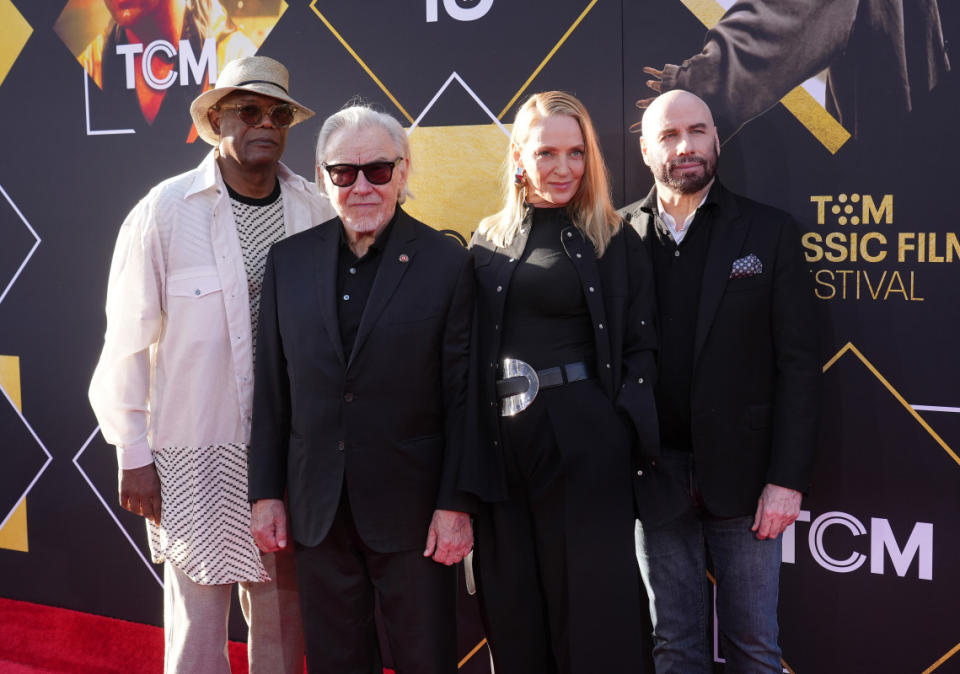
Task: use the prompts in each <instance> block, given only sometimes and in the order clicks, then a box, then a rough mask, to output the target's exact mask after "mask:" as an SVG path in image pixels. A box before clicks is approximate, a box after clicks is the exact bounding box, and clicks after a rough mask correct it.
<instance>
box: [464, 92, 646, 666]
mask: <svg viewBox="0 0 960 674" xmlns="http://www.w3.org/2000/svg"><path fill="white" fill-rule="evenodd" d="M504 192H505V195H504V205H503V208H502V209H501V210H500V211H499V212H497V213H495V214H494V215H491V216H490V217H488V218H486V219H484V220H483V221H482V222H481V223H480V225H479V227H478V229H477V232H476V234H475V235H474V237H473V241H472V242H471V249H472V253H473V256H474V270H475V273H476V278H477V316H476V320H475V326H474V327H475V336H474V340H475V342H474V348H473V351H472V352H473V356H474V358H473V360H474V362H473V365H472V376H471V395H472V400H471V409H472V410H473V418H472V420H471V422H470V423H469V427H468V429H467V437H468V438H469V440H468V448H467V451H466V452H465V456H464V459H463V462H462V464H461V472H460V483H461V487H463V488H464V489H466V490H468V491H471V492H473V493H475V494H477V495H478V496H480V498H481V500H482V501H483V502H484V504H483V507H482V508H481V510H480V512H479V513H478V516H477V526H476V550H475V555H476V558H475V568H476V573H477V581H478V587H479V590H480V599H481V608H482V611H483V617H484V621H485V626H486V629H487V639H488V641H489V643H490V647H491V652H492V654H493V660H494V665H495V669H496V671H497V674H529V673H531V672H537V673H541V672H543V673H547V672H574V673H584V674H586V673H593V672H632V671H639V669H640V667H641V664H640V653H639V644H640V643H641V641H642V639H641V634H642V633H643V632H642V628H641V608H642V607H641V601H640V590H639V581H638V574H637V565H636V560H635V557H634V550H633V526H634V510H633V502H632V492H631V489H632V480H633V479H635V475H636V472H635V470H636V468H635V467H636V466H639V465H641V457H643V456H652V455H654V454H655V453H656V451H657V445H658V433H657V416H656V410H655V406H654V402H653V379H654V361H655V348H656V338H655V332H654V326H653V288H652V281H651V279H652V275H651V269H650V265H649V262H648V261H647V258H646V256H645V253H644V252H643V248H642V244H641V242H640V239H639V237H638V236H637V234H636V233H635V232H634V231H633V230H632V229H631V228H630V227H629V226H624V225H623V224H622V223H621V220H620V218H619V217H618V216H617V214H616V212H615V211H614V209H613V206H612V205H611V203H610V193H609V184H608V178H607V171H606V168H605V166H604V163H603V158H602V156H601V153H600V147H599V143H598V142H597V136H596V132H595V131H594V128H593V124H592V122H591V121H590V116H589V115H588V114H587V111H586V110H585V109H584V107H583V104H582V103H580V101H579V100H577V99H576V98H575V97H573V96H571V95H570V94H567V93H565V92H561V91H551V92H546V93H540V94H536V95H534V96H532V97H530V99H528V100H527V101H526V102H525V103H524V104H523V106H522V107H521V108H520V110H519V111H518V113H517V117H516V120H515V121H514V126H513V136H512V141H511V145H510V151H509V156H508V169H507V172H506V174H505V176H504Z"/></svg>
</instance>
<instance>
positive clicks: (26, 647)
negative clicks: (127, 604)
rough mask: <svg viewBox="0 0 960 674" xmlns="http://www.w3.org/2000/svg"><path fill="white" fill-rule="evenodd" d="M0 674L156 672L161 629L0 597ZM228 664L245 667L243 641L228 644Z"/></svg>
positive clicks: (160, 661) (160, 662) (160, 653)
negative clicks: (35, 673) (36, 673)
mask: <svg viewBox="0 0 960 674" xmlns="http://www.w3.org/2000/svg"><path fill="white" fill-rule="evenodd" d="M0 635H2V636H0V672H2V673H3V674H8V673H9V674H21V673H26V672H31V673H33V672H50V673H51V674H53V673H58V674H59V673H60V672H63V673H64V674H66V673H68V672H69V673H71V674H73V673H75V672H90V673H91V674H92V673H94V672H96V673H98V674H112V673H113V672H116V673H117V674H139V673H141V672H142V673H143V674H157V672H162V671H163V630H162V629H160V628H159V627H154V626H152V625H142V624H140V623H132V622H127V621H126V620H116V619H114V618H105V617H103V616H98V615H93V614H90V613H80V612H79V611H70V610H67V609H62V608H54V607H52V606H42V605H40V604H30V603H28V602H23V601H13V600H10V599H0ZM229 653H230V666H231V669H233V671H234V672H245V671H247V645H246V644H242V643H235V642H231V643H230V649H229Z"/></svg>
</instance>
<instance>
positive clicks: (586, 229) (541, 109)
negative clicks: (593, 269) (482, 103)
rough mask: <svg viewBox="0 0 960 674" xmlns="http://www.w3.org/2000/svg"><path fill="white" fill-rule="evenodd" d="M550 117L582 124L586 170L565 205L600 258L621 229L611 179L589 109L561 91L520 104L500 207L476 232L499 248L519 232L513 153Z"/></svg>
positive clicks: (521, 207) (520, 205)
mask: <svg viewBox="0 0 960 674" xmlns="http://www.w3.org/2000/svg"><path fill="white" fill-rule="evenodd" d="M551 115H567V116H568V117H573V119H575V120H576V121H577V124H578V125H579V126H580V132H581V133H582V134H583V143H584V171H583V178H582V179H581V181H580V187H579V189H578V190H577V193H576V194H574V195H573V198H572V199H570V202H569V203H568V204H567V205H566V206H565V207H564V208H566V209H567V214H568V215H569V216H570V219H571V220H572V221H573V223H574V224H575V225H576V226H577V227H578V228H579V229H580V230H581V231H582V232H583V233H584V234H585V235H586V237H587V238H588V239H590V243H592V244H593V248H594V250H596V252H597V257H600V256H602V255H603V251H604V250H606V248H607V244H608V243H610V238H611V237H612V236H613V235H614V234H615V233H616V232H617V231H618V230H619V228H620V216H618V215H617V212H616V211H615V210H614V208H613V204H612V203H611V201H610V179H609V176H608V174H607V167H606V164H604V162H603V156H602V155H601V153H600V143H599V142H598V141H597V133H596V131H594V128H593V122H592V121H591V120H590V115H589V114H588V113H587V109H586V108H584V107H583V103H581V102H580V101H579V100H578V99H577V98H576V97H575V96H573V95H572V94H568V93H567V92H565V91H545V92H543V93H539V94H534V95H532V96H531V97H530V98H528V99H527V100H526V102H525V103H524V104H523V105H522V106H520V109H519V110H518V111H517V116H516V118H515V119H514V120H513V133H512V134H511V136H510V148H509V149H508V150H507V161H506V164H505V171H504V179H503V208H501V209H500V210H499V211H497V212H496V213H494V214H493V215H490V216H488V217H486V218H484V219H483V220H481V221H480V224H479V225H478V226H477V232H478V233H479V234H481V235H483V236H485V237H487V239H489V240H490V241H491V242H493V243H494V244H496V245H497V246H500V247H501V248H502V247H506V246H509V245H510V244H511V243H512V242H513V240H514V238H515V237H516V236H517V234H518V233H519V232H520V225H521V223H522V222H523V218H524V216H525V215H526V212H527V205H526V204H525V203H524V197H525V196H526V186H525V185H517V184H516V181H515V180H514V169H513V163H514V162H513V151H514V148H516V149H517V150H519V149H520V148H522V147H523V143H524V142H525V141H526V139H527V136H528V135H529V133H530V127H532V126H533V125H534V124H535V123H537V122H538V121H539V120H541V119H543V118H545V117H550V116H551Z"/></svg>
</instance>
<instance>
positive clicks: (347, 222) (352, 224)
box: [341, 217, 379, 234]
mask: <svg viewBox="0 0 960 674" xmlns="http://www.w3.org/2000/svg"><path fill="white" fill-rule="evenodd" d="M341 220H343V226H344V227H346V228H347V229H350V230H353V231H354V232H356V233H357V234H369V233H371V232H375V231H377V227H379V225H378V224H377V221H376V220H375V219H374V218H370V217H367V218H350V219H343V218H341Z"/></svg>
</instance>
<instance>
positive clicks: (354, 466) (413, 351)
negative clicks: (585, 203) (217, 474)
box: [248, 208, 473, 552]
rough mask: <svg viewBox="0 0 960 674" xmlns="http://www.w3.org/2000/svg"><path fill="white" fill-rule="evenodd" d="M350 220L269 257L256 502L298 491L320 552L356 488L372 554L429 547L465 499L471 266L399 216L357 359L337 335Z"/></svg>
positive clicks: (253, 448) (356, 510) (293, 511)
mask: <svg viewBox="0 0 960 674" xmlns="http://www.w3.org/2000/svg"><path fill="white" fill-rule="evenodd" d="M341 227H342V224H341V222H340V219H339V218H334V219H333V220H330V221H328V222H325V223H323V224H322V225H319V226H317V227H315V228H313V229H310V230H307V231H305V232H301V233H300V234H296V235H294V236H291V237H289V238H287V239H285V240H283V241H280V242H279V243H277V244H276V245H274V246H273V248H271V250H270V253H269V255H268V257H267V268H266V273H265V276H264V285H263V298H262V300H261V306H260V328H259V331H258V333H257V359H256V385H255V387H254V404H253V409H254V412H253V429H252V435H251V441H250V452H249V458H250V466H249V471H250V474H249V494H248V497H249V499H250V500H251V501H254V500H257V499H261V498H283V495H284V491H285V490H288V494H289V509H290V518H291V522H292V533H293V537H294V538H295V539H296V540H297V541H298V542H299V543H300V544H302V545H306V546H313V545H317V544H319V543H320V542H321V541H322V540H323V539H324V537H325V536H326V535H327V532H328V531H329V529H330V525H331V523H332V522H333V518H334V515H335V514H336V511H337V505H338V502H339V498H340V491H341V487H343V486H344V485H346V486H347V487H348V494H349V497H350V506H351V508H352V510H353V517H354V521H355V523H356V527H357V531H358V532H359V534H360V536H361V538H362V539H363V541H364V542H365V543H366V544H367V545H368V546H370V547H371V548H373V549H374V550H376V551H378V552H396V551H399V550H411V549H416V548H418V547H422V546H423V545H424V543H425V541H426V535H427V528H428V526H429V524H430V520H431V517H432V514H433V511H434V509H436V508H443V509H450V510H469V509H471V508H472V501H471V499H470V498H468V497H467V496H465V495H463V494H459V493H458V492H457V491H456V490H455V480H456V467H457V455H458V454H459V452H460V448H461V440H462V432H463V425H464V411H465V409H464V404H465V397H466V380H467V371H468V362H467V359H468V349H469V343H470V329H471V321H472V316H473V274H472V267H471V263H470V256H469V254H468V253H467V251H466V250H464V249H463V247H461V246H460V245H459V244H457V243H456V242H455V241H454V240H453V239H451V238H449V237H446V236H444V235H443V234H440V233H439V232H437V231H436V230H434V229H432V228H430V227H428V226H427V225H425V224H423V223H421V222H418V221H417V220H414V219H413V218H412V217H410V216H409V215H407V214H406V213H404V212H403V211H402V210H399V208H398V213H397V218H396V220H395V222H394V224H393V231H392V232H391V233H390V236H389V239H388V240H387V243H386V247H385V248H384V250H383V253H382V255H383V259H382V260H381V261H380V267H379V269H378V271H377V276H376V280H375V281H374V285H373V288H372V290H371V292H370V297H369V299H368V301H367V305H366V307H365V310H364V313H363V317H362V319H361V322H360V327H359V330H358V332H357V337H356V342H355V345H354V348H353V353H344V352H343V345H342V340H341V337H340V330H339V327H338V321H337V308H336V291H337V279H336V273H337V256H338V251H339V247H340V228H341Z"/></svg>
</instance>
